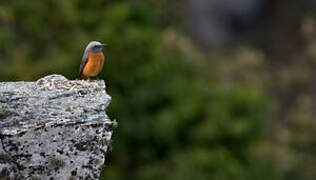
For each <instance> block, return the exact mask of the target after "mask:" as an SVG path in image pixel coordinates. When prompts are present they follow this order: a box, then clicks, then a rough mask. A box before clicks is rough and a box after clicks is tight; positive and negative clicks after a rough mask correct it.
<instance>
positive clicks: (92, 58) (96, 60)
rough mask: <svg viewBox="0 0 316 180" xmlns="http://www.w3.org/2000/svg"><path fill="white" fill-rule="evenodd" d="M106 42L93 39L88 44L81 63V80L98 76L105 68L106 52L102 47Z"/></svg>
mask: <svg viewBox="0 0 316 180" xmlns="http://www.w3.org/2000/svg"><path fill="white" fill-rule="evenodd" d="M106 45H107V44H106V43H100V42H98V41H91V42H89V44H88V45H87V47H86V49H85V51H84V53H83V56H82V60H81V64H80V69H79V78H78V79H79V80H83V79H86V78H87V77H88V78H89V77H93V76H97V75H98V74H99V73H100V72H101V71H102V69H103V65H104V54H103V52H102V48H103V47H104V46H106Z"/></svg>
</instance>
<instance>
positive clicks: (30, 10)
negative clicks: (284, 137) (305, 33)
mask: <svg viewBox="0 0 316 180" xmlns="http://www.w3.org/2000/svg"><path fill="white" fill-rule="evenodd" d="M172 3H174V1H170V2H168V1H161V2H160V1H154V0H146V1H141V0H133V1H122V0H116V1H114V0H107V1H103V0H95V1H84V0H73V1H61V0H50V1H39V0H35V1H25V0H14V1H0V80H1V81H13V80H37V79H38V78H40V77H42V76H44V75H47V74H51V73H58V74H63V75H64V76H66V77H67V78H69V79H75V78H77V75H78V69H79V64H80V61H81V56H82V53H83V50H84V48H85V46H86V44H87V43H88V42H89V41H91V40H98V41H101V42H106V43H108V44H109V46H108V47H106V48H105V49H104V53H105V56H106V63H105V67H104V70H103V72H102V73H101V74H100V75H99V78H102V79H105V81H106V84H107V91H108V93H109V94H110V95H111V96H112V98H113V100H112V103H111V104H110V107H109V112H108V113H109V115H110V117H111V118H112V119H117V121H118V122H119V126H118V129H116V131H115V133H114V137H113V143H112V145H113V151H112V152H111V153H110V154H109V155H108V159H107V163H106V166H105V168H104V170H103V171H102V179H161V178H164V179H179V180H180V179H181V180H186V179H188V180H189V179H201V180H204V179H205V180H206V179H277V178H282V177H285V178H286V177H289V176H290V175H291V173H292V174H294V175H296V176H295V177H302V176H301V174H300V172H298V171H295V170H293V171H291V170H289V171H286V173H284V174H287V175H288V176H285V175H284V176H280V175H278V176H277V175H276V174H277V173H276V172H283V171H277V170H276V169H277V165H275V163H274V162H275V161H278V160H276V159H277V158H276V159H274V160H272V157H271V156H270V155H271V154H270V152H269V151H270V150H271V151H273V148H271V147H273V140H271V141H270V139H269V138H268V137H267V136H268V135H267V134H268V133H267V132H268V131H267V130H266V127H267V124H268V122H270V121H271V119H269V118H271V117H270V116H268V115H269V114H270V110H271V108H270V107H273V106H274V105H275V104H273V102H272V100H271V98H269V97H268V96H267V95H266V94H265V93H266V88H267V87H268V85H269V84H270V83H271V82H272V81H271V80H273V78H271V77H268V76H267V75H266V74H264V72H263V71H264V68H265V64H264V60H265V56H264V55H263V54H262V53H261V52H258V51H256V50H254V49H251V48H246V47H245V48H238V49H234V50H233V51H232V52H220V51H218V52H213V53H205V52H201V51H200V50H199V49H198V48H196V47H195V45H194V43H192V41H191V40H190V38H188V37H187V36H186V35H184V34H183V33H182V31H181V30H180V29H178V28H179V27H178V26H177V25H178V22H177V21H176V19H177V18H171V17H170V16H171V15H170V14H169V13H170V12H169V10H168V8H167V7H168V5H170V4H172ZM224 54H226V55H224ZM269 78H271V79H269ZM267 81H269V82H267ZM304 102H305V101H304ZM299 110H300V109H298V110H297V111H299ZM302 111H303V110H302ZM298 113H299V112H298ZM294 124H295V123H294ZM308 126H309V124H308V123H307V124H299V125H298V127H302V129H297V130H296V131H295V133H297V134H300V133H301V132H302V131H304V129H305V128H306V127H308ZM304 137H305V136H304ZM304 137H297V138H294V137H292V138H293V139H294V140H293V142H292V143H293V146H298V147H300V145H301V144H300V142H301V140H299V138H302V139H304ZM307 147H308V146H307ZM267 151H268V153H267ZM277 152H279V151H277ZM281 154H282V153H281ZM308 157H309V156H307V158H306V157H305V156H302V158H301V161H304V160H306V159H308ZM311 164H312V163H311ZM292 165H293V167H296V166H295V165H296V163H295V162H294V163H292ZM306 172H307V171H306ZM303 176H304V174H303ZM306 177H311V175H309V174H308V175H307V176H306Z"/></svg>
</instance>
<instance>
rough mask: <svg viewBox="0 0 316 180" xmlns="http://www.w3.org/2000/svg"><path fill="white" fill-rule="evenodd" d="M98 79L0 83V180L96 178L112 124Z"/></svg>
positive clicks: (57, 77) (50, 78)
mask: <svg viewBox="0 0 316 180" xmlns="http://www.w3.org/2000/svg"><path fill="white" fill-rule="evenodd" d="M110 101H111V97H110V96H109V95H108V94H107V93H106V90H105V83H104V81H99V80H98V81H70V80H68V79H66V78H65V77H64V76H61V75H49V76H46V77H44V78H41V79H39V80H38V81H37V82H2V83H0V179H50V180H53V179H58V180H59V179H67V180H68V179H99V176H100V172H101V169H102V167H103V165H104V161H105V155H106V153H107V152H108V151H109V150H110V141H111V136H112V133H113V129H114V128H115V127H116V126H117V123H116V122H115V121H111V120H110V119H109V117H108V116H107V115H106V109H107V107H108V105H109V103H110Z"/></svg>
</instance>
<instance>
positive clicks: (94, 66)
mask: <svg viewBox="0 0 316 180" xmlns="http://www.w3.org/2000/svg"><path fill="white" fill-rule="evenodd" d="M103 64H104V55H103V53H102V52H98V53H94V52H90V53H89V58H88V61H87V64H86V65H85V67H84V68H83V72H82V74H83V75H85V76H96V75H98V74H99V73H100V72H101V71H102V68H103Z"/></svg>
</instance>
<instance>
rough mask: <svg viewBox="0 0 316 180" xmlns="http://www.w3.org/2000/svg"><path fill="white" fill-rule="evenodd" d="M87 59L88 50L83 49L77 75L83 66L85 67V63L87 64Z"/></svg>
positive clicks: (80, 72)
mask: <svg viewBox="0 0 316 180" xmlns="http://www.w3.org/2000/svg"><path fill="white" fill-rule="evenodd" d="M88 59H89V52H87V51H85V52H84V54H83V56H82V60H81V64H80V69H79V77H80V76H81V74H82V71H83V68H84V67H85V65H86V64H87V62H88Z"/></svg>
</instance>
